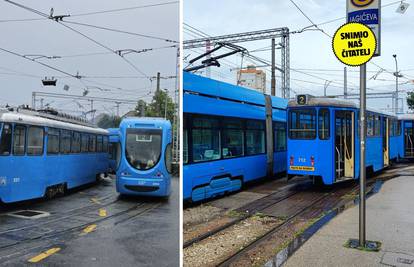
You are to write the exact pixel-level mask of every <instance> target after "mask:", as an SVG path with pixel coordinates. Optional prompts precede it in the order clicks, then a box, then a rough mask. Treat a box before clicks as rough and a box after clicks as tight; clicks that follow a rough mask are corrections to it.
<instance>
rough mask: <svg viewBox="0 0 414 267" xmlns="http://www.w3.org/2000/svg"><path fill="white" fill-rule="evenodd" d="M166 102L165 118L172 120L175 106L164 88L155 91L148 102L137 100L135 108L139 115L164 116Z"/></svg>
mask: <svg viewBox="0 0 414 267" xmlns="http://www.w3.org/2000/svg"><path fill="white" fill-rule="evenodd" d="M166 102H167V120H169V121H171V122H173V119H174V116H175V115H176V110H177V107H176V105H175V103H174V102H173V100H172V98H171V97H170V96H169V95H168V94H167V92H165V91H164V90H158V91H156V92H155V94H154V96H153V98H152V101H151V103H150V104H147V103H146V102H145V101H144V100H139V101H138V104H137V106H136V108H135V110H136V111H137V112H138V113H139V114H140V116H145V117H161V118H164V116H165V106H166V105H165V104H166ZM142 111H144V114H142ZM141 114H142V115H141Z"/></svg>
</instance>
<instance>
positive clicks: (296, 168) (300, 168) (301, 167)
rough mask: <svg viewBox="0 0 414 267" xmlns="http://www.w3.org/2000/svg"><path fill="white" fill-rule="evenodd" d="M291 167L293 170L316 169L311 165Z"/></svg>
mask: <svg viewBox="0 0 414 267" xmlns="http://www.w3.org/2000/svg"><path fill="white" fill-rule="evenodd" d="M290 169H291V170H292V171H311V172H313V171H315V167H309V166H290Z"/></svg>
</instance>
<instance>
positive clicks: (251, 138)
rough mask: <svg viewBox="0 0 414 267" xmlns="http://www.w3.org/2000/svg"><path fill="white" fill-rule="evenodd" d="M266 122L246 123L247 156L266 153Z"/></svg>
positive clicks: (250, 121) (249, 121)
mask: <svg viewBox="0 0 414 267" xmlns="http://www.w3.org/2000/svg"><path fill="white" fill-rule="evenodd" d="M265 146H266V143H265V123H264V121H252V120H247V121H246V155H257V154H263V153H266V148H265Z"/></svg>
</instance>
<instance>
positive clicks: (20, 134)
mask: <svg viewBox="0 0 414 267" xmlns="http://www.w3.org/2000/svg"><path fill="white" fill-rule="evenodd" d="M25 143H26V127H25V126H21V125H16V126H15V127H14V134H13V154H14V155H18V156H19V155H24V147H25Z"/></svg>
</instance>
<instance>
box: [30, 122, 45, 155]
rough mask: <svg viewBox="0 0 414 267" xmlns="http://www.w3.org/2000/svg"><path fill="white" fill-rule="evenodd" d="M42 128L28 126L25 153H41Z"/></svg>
mask: <svg viewBox="0 0 414 267" xmlns="http://www.w3.org/2000/svg"><path fill="white" fill-rule="evenodd" d="M43 138H44V130H43V128H41V127H34V126H30V127H29V129H28V130H27V155H43Z"/></svg>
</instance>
